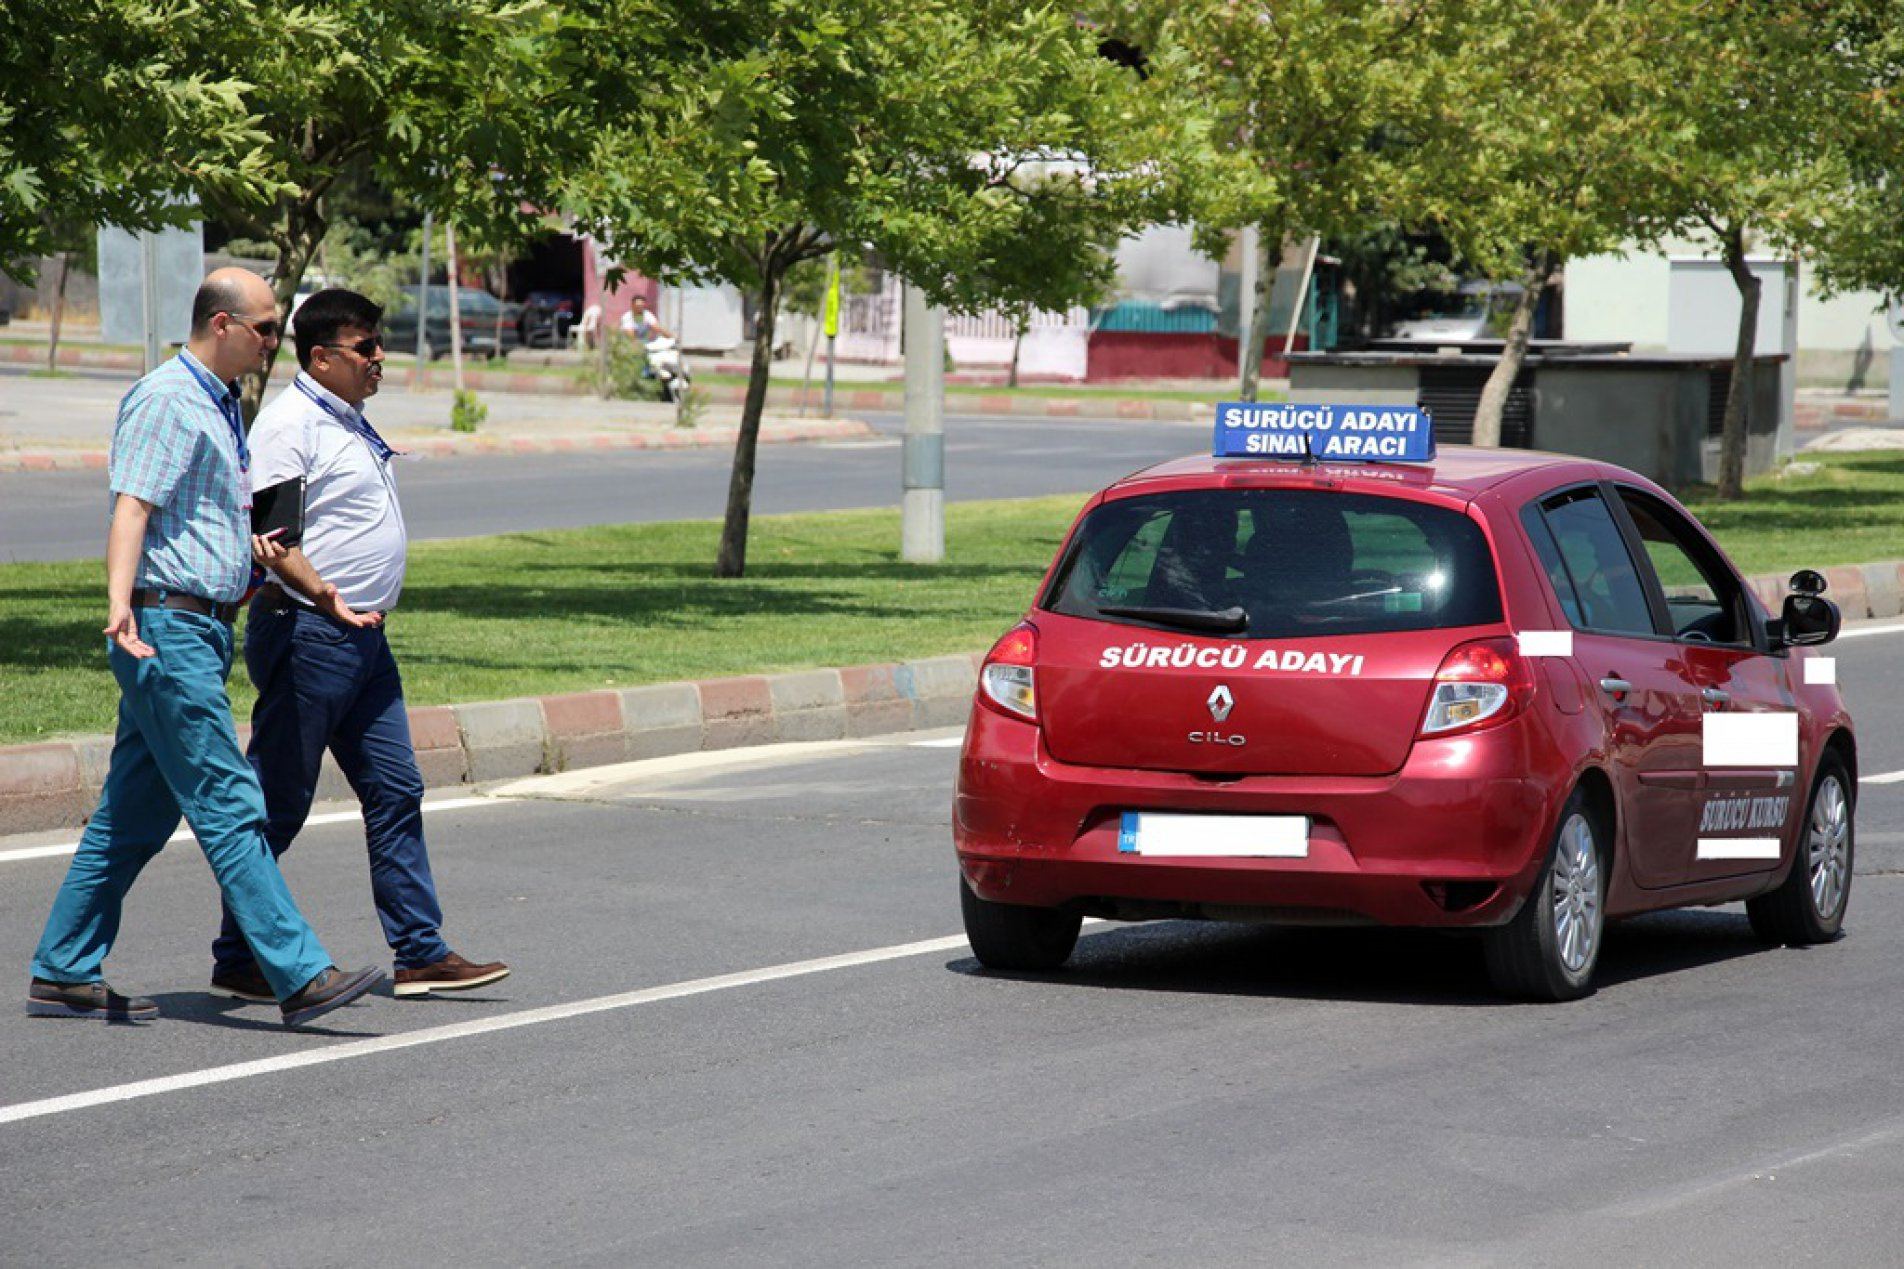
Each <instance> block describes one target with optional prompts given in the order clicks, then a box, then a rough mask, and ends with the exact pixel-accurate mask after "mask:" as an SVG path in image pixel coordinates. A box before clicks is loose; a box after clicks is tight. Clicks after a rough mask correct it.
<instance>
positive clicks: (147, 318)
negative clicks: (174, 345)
mask: <svg viewBox="0 0 1904 1269" xmlns="http://www.w3.org/2000/svg"><path fill="white" fill-rule="evenodd" d="M139 319H140V325H141V326H142V327H144V331H143V334H144V336H145V373H147V374H151V373H152V372H153V371H154V370H157V369H158V368H159V236H158V235H157V234H155V233H153V232H152V231H151V230H150V229H141V230H140V231H139Z"/></svg>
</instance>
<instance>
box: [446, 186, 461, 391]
mask: <svg viewBox="0 0 1904 1269" xmlns="http://www.w3.org/2000/svg"><path fill="white" fill-rule="evenodd" d="M443 242H444V251H445V254H447V255H448V256H449V260H450V378H451V380H452V382H453V383H454V385H455V388H456V391H457V392H459V393H460V392H461V391H462V390H463V297H462V295H461V294H460V293H459V292H458V290H457V287H458V286H459V285H460V284H461V279H459V278H458V277H457V276H456V275H457V272H458V271H459V270H460V269H461V268H462V262H461V261H459V260H458V259H457V258H456V226H455V224H453V223H451V224H446V225H444V226H443Z"/></svg>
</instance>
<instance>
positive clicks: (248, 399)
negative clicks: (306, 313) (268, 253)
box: [241, 211, 324, 428]
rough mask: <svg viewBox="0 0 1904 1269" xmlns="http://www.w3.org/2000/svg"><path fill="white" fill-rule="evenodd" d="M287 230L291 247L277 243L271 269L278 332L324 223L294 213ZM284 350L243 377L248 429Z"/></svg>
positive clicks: (285, 322)
mask: <svg viewBox="0 0 1904 1269" xmlns="http://www.w3.org/2000/svg"><path fill="white" fill-rule="evenodd" d="M290 230H291V234H290V239H289V241H290V245H289V246H285V245H283V244H282V243H280V245H279V247H278V260H277V263H276V264H274V265H273V266H272V267H271V294H272V295H273V296H274V297H275V298H276V300H277V304H278V329H279V330H280V331H282V330H284V329H285V328H286V327H288V326H289V325H290V322H291V309H292V307H293V305H294V302H295V301H296V299H297V289H298V284H299V283H301V282H303V281H304V271H305V270H306V269H308V268H309V267H310V265H311V257H312V256H314V255H315V254H316V253H317V246H318V244H319V243H320V242H322V241H324V222H323V220H322V219H320V218H319V217H318V216H317V215H316V213H315V212H312V213H309V214H305V213H301V212H298V211H293V212H292V213H291V215H290ZM283 347H284V345H283V343H282V342H280V343H279V345H278V347H276V348H273V349H272V350H271V351H270V352H268V353H266V354H265V358H264V366H263V368H262V369H259V370H255V371H253V372H252V373H251V374H248V375H246V376H245V378H244V383H243V384H242V385H241V399H242V401H243V403H244V411H245V426H246V427H247V428H249V427H250V426H251V421H252V420H253V419H255V418H257V417H258V408H259V407H260V406H262V405H263V404H264V390H265V387H266V385H268V384H269V383H270V382H271V368H272V367H273V366H275V365H277V362H278V353H279V352H280V351H282V350H283Z"/></svg>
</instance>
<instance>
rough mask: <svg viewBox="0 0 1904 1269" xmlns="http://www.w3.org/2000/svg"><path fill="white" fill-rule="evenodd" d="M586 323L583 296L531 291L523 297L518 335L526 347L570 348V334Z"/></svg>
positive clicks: (517, 323)
mask: <svg viewBox="0 0 1904 1269" xmlns="http://www.w3.org/2000/svg"><path fill="white" fill-rule="evenodd" d="M581 320H582V297H581V296H579V295H577V294H575V293H574V292H573V291H531V292H529V294H528V295H526V296H524V297H523V300H522V312H521V313H520V314H519V315H518V316H517V318H516V334H517V335H518V336H519V337H520V338H521V340H522V346H523V347H524V348H566V347H567V346H568V338H569V331H570V329H571V328H572V327H574V325H575V324H576V323H577V322H579V321H581Z"/></svg>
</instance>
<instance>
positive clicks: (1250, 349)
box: [1237, 225, 1283, 401]
mask: <svg viewBox="0 0 1904 1269" xmlns="http://www.w3.org/2000/svg"><path fill="white" fill-rule="evenodd" d="M1256 252H1257V258H1256V307H1255V309H1254V310H1253V311H1252V312H1251V313H1250V327H1249V329H1248V330H1247V331H1244V332H1243V333H1242V347H1241V348H1238V349H1237V360H1238V363H1239V366H1240V370H1241V378H1242V381H1241V383H1240V384H1239V385H1238V387H1237V395H1238V396H1239V397H1241V398H1242V399H1243V400H1245V401H1254V400H1255V399H1256V393H1257V389H1258V387H1259V386H1260V385H1261V383H1262V378H1263V345H1264V344H1265V343H1267V342H1268V340H1269V297H1270V293H1271V292H1272V291H1273V290H1274V289H1275V287H1276V266H1277V265H1279V264H1281V263H1282V260H1283V235H1282V230H1281V228H1280V227H1278V226H1272V225H1259V226H1257V229H1256Z"/></svg>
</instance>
